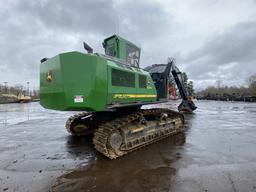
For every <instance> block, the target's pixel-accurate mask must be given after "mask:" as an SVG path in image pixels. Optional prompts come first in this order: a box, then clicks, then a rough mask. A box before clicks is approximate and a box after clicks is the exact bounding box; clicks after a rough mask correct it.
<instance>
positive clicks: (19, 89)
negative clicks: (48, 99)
mask: <svg viewBox="0 0 256 192" xmlns="http://www.w3.org/2000/svg"><path fill="white" fill-rule="evenodd" d="M5 94H7V95H15V96H18V95H20V94H22V95H27V96H32V97H34V98H39V90H34V89H33V90H29V89H28V88H26V87H24V86H22V85H15V86H7V85H3V84H0V95H5Z"/></svg>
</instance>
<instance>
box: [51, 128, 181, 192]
mask: <svg viewBox="0 0 256 192" xmlns="http://www.w3.org/2000/svg"><path fill="white" fill-rule="evenodd" d="M184 143H185V134H184V133H180V134H178V135H175V136H173V137H169V138H167V139H164V140H162V141H159V142H157V143H154V144H152V145H150V146H147V147H145V148H143V149H140V150H138V151H135V152H133V153H131V154H128V155H126V156H124V157H121V158H119V159H116V160H109V159H107V158H106V157H104V156H103V155H101V154H99V153H98V152H96V151H95V150H94V149H93V145H92V143H91V138H88V137H82V138H78V137H70V138H69V139H68V141H67V144H66V147H67V150H68V151H69V153H70V155H73V156H76V157H78V156H80V157H86V156H87V157H88V155H89V156H91V157H92V158H89V160H88V162H87V163H86V165H82V166H80V167H78V168H77V169H75V170H72V171H70V172H68V173H66V174H64V175H62V176H60V177H58V178H57V179H56V180H55V181H54V184H53V187H52V190H53V191H102V190H104V191H121V190H122V191H166V190H168V189H170V187H171V179H172V176H173V175H174V174H175V173H176V170H175V169H174V168H173V167H172V163H174V162H176V161H178V160H179V159H180V158H182V155H181V154H182V150H183V149H182V146H183V145H184ZM87 159H88V158H87Z"/></svg>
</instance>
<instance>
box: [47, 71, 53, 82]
mask: <svg viewBox="0 0 256 192" xmlns="http://www.w3.org/2000/svg"><path fill="white" fill-rule="evenodd" d="M46 80H47V81H49V82H50V81H52V72H51V71H48V72H47V73H46Z"/></svg>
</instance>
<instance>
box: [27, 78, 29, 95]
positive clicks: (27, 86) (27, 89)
mask: <svg viewBox="0 0 256 192" xmlns="http://www.w3.org/2000/svg"><path fill="white" fill-rule="evenodd" d="M27 95H28V96H29V81H28V82H27Z"/></svg>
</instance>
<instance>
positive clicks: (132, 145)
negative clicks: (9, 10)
mask: <svg viewBox="0 0 256 192" xmlns="http://www.w3.org/2000/svg"><path fill="white" fill-rule="evenodd" d="M103 47H104V48H105V54H99V53H93V50H92V48H91V47H90V46H89V45H87V44H86V43H84V48H85V49H86V50H87V51H88V53H81V52H67V53H61V54H59V55H56V56H55V57H52V58H49V59H48V58H44V59H42V60H41V65H40V104H41V105H42V106H43V107H45V108H47V109H54V110H61V111H81V112H80V113H78V114H76V115H74V116H71V117H70V118H69V119H68V120H67V122H66V129H67V130H68V132H70V133H71V134H72V135H75V136H82V135H87V134H93V135H94V136H93V143H94V146H95V148H96V150H97V151H99V152H100V153H102V154H103V155H105V156H107V157H108V158H110V159H115V158H117V157H120V156H123V155H125V154H127V153H129V152H132V151H134V150H137V149H139V148H141V147H143V146H146V145H148V144H151V143H153V142H155V141H158V140H161V139H163V138H166V137H168V136H170V135H173V134H176V133H179V132H180V131H182V128H183V126H184V116H183V115H182V113H180V112H177V111H173V110H170V109H163V108H151V109H142V108H141V107H142V106H143V105H148V104H158V103H163V102H167V101H168V97H169V96H168V82H169V79H170V78H173V79H174V80H175V82H176V84H177V87H178V89H179V93H180V96H181V98H182V102H181V104H180V105H179V107H178V109H179V111H188V112H192V111H193V110H195V109H196V106H195V105H194V103H193V101H192V100H189V99H188V97H187V92H186V89H185V87H184V85H183V83H182V81H181V78H180V75H181V73H180V72H179V70H178V68H177V67H176V66H175V63H174V60H172V59H169V61H168V63H167V64H155V65H151V66H149V67H147V68H145V69H142V68H140V67H139V60H140V48H138V47H137V46H136V45H134V44H133V43H131V42H129V41H127V40H125V39H123V38H121V37H119V36H117V35H113V36H111V37H109V38H107V39H105V40H104V42H103Z"/></svg>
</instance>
